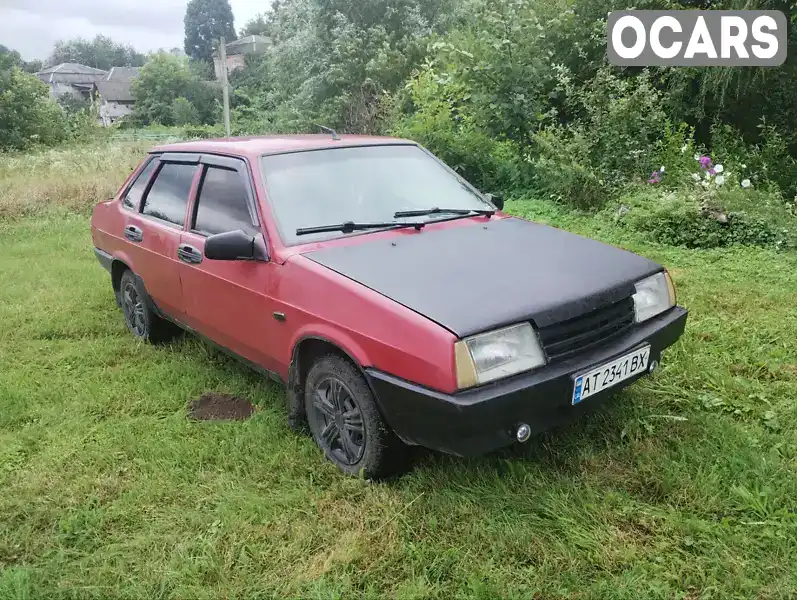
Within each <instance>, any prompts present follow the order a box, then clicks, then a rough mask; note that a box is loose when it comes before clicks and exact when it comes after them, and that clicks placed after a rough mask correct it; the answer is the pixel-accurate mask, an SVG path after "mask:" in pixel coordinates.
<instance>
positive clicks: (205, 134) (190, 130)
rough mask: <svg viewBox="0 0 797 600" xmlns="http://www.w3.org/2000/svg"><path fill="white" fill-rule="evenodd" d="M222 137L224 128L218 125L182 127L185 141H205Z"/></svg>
mask: <svg viewBox="0 0 797 600" xmlns="http://www.w3.org/2000/svg"><path fill="white" fill-rule="evenodd" d="M223 136H224V128H223V127H220V126H218V125H188V126H186V127H183V137H184V138H185V139H187V140H207V139H210V138H217V137H223Z"/></svg>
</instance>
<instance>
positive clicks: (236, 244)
mask: <svg viewBox="0 0 797 600" xmlns="http://www.w3.org/2000/svg"><path fill="white" fill-rule="evenodd" d="M258 254H259V253H258V251H257V248H256V246H255V237H254V236H253V235H247V234H245V233H244V232H243V231H241V230H240V229H238V230H236V231H228V232H227V233H217V234H216V235H211V236H210V237H209V238H208V239H207V240H206V241H205V258H209V259H211V260H252V259H254V258H255V257H257V255H258Z"/></svg>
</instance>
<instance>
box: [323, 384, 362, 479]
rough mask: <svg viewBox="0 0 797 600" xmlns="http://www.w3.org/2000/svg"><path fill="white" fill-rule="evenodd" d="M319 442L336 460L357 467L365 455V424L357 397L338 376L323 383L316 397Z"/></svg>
mask: <svg viewBox="0 0 797 600" xmlns="http://www.w3.org/2000/svg"><path fill="white" fill-rule="evenodd" d="M313 410H314V412H315V415H314V416H315V420H316V423H317V424H318V432H319V433H318V439H319V441H320V442H321V443H322V444H323V445H324V447H325V448H326V450H327V451H328V452H329V453H330V454H331V455H332V456H333V458H334V459H335V460H337V461H339V462H340V463H342V464H345V465H354V464H357V462H358V461H359V460H360V459H361V458H362V456H363V452H365V436H366V432H365V425H364V423H363V415H362V412H361V411H360V407H359V405H358V404H357V401H356V400H355V399H354V395H353V394H352V393H351V391H350V390H349V388H348V387H346V385H345V384H344V383H343V382H342V381H340V380H339V379H337V378H335V377H328V378H326V379H324V380H322V381H321V382H320V383H319V384H318V386H317V387H316V390H315V393H314V395H313Z"/></svg>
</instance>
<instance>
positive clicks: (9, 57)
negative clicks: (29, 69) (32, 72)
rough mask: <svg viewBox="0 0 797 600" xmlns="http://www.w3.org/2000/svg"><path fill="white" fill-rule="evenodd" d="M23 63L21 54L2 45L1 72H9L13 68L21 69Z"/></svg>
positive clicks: (0, 45) (0, 48) (0, 47)
mask: <svg viewBox="0 0 797 600" xmlns="http://www.w3.org/2000/svg"><path fill="white" fill-rule="evenodd" d="M22 62H23V61H22V57H21V56H20V55H19V52H17V51H16V50H12V49H11V48H7V47H5V46H3V45H2V44H0V71H8V70H10V69H12V68H13V67H20V66H22Z"/></svg>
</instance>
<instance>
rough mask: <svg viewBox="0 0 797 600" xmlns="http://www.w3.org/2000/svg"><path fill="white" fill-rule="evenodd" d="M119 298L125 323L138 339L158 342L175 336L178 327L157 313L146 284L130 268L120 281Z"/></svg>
mask: <svg viewBox="0 0 797 600" xmlns="http://www.w3.org/2000/svg"><path fill="white" fill-rule="evenodd" d="M119 300H120V303H121V305H122V313H123V314H124V316H125V325H127V329H128V330H129V331H130V333H132V334H133V336H134V337H135V338H136V339H139V340H141V341H143V342H150V343H153V344H157V343H162V342H165V341H168V340H169V339H171V338H173V337H174V335H175V333H176V332H177V328H176V327H175V326H174V325H172V324H171V323H169V322H168V321H165V320H163V319H161V318H160V317H159V316H158V315H156V314H155V312H154V311H153V309H152V300H151V299H150V297H149V295H148V294H147V291H146V290H145V289H144V285H143V284H142V283H141V280H140V279H139V278H138V277H136V275H135V274H134V273H133V272H132V271H130V270H128V271H125V272H124V274H123V275H122V280H121V282H120V283H119Z"/></svg>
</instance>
